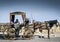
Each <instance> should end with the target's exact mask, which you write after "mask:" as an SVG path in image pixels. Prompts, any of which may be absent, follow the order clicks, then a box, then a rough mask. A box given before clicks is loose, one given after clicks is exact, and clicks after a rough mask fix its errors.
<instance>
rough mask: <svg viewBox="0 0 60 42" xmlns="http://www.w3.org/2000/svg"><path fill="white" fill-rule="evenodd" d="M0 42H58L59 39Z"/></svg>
mask: <svg viewBox="0 0 60 42" xmlns="http://www.w3.org/2000/svg"><path fill="white" fill-rule="evenodd" d="M0 42H60V37H56V38H50V39H44V38H34V39H31V40H0Z"/></svg>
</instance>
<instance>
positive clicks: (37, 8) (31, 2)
mask: <svg viewBox="0 0 60 42" xmlns="http://www.w3.org/2000/svg"><path fill="white" fill-rule="evenodd" d="M16 11H20V12H25V13H26V17H27V18H29V20H30V21H32V20H35V21H41V22H43V21H49V20H55V19H57V20H58V21H60V1H59V0H0V23H7V22H10V17H9V16H10V13H11V12H16ZM17 18H18V19H19V21H20V22H22V18H21V16H16V18H15V19H17Z"/></svg>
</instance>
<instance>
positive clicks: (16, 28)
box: [14, 19, 20, 37]
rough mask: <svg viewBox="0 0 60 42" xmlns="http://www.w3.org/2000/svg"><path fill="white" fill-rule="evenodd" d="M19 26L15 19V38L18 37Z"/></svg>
mask: <svg viewBox="0 0 60 42" xmlns="http://www.w3.org/2000/svg"><path fill="white" fill-rule="evenodd" d="M19 26H20V23H19V21H18V19H16V21H15V23H14V27H15V36H16V37H17V36H19Z"/></svg>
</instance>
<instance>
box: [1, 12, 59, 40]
mask: <svg viewBox="0 0 60 42" xmlns="http://www.w3.org/2000/svg"><path fill="white" fill-rule="evenodd" d="M15 15H21V16H22V20H23V23H22V24H20V25H19V27H18V32H19V31H20V30H21V29H22V27H24V32H23V35H22V37H23V38H24V39H26V38H29V39H30V38H32V37H33V36H34V32H35V30H36V29H39V31H40V32H41V33H42V30H45V29H46V30H48V38H50V36H49V35H50V33H49V32H50V29H51V27H52V26H53V25H54V24H55V25H56V26H57V23H58V21H57V20H51V21H45V22H34V21H33V23H32V24H29V20H28V19H26V14H25V13H24V12H12V13H10V24H9V25H7V26H6V25H5V26H3V27H4V28H2V29H1V30H2V32H3V34H4V32H6V33H7V34H6V36H7V38H8V39H13V38H14V39H16V36H15V35H16V34H15V32H16V31H15V27H14V24H12V23H11V22H13V23H14V20H15ZM30 26H31V27H30ZM0 27H1V26H0ZM18 32H17V33H18ZM18 35H19V33H18ZM4 38H6V37H5V36H4Z"/></svg>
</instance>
